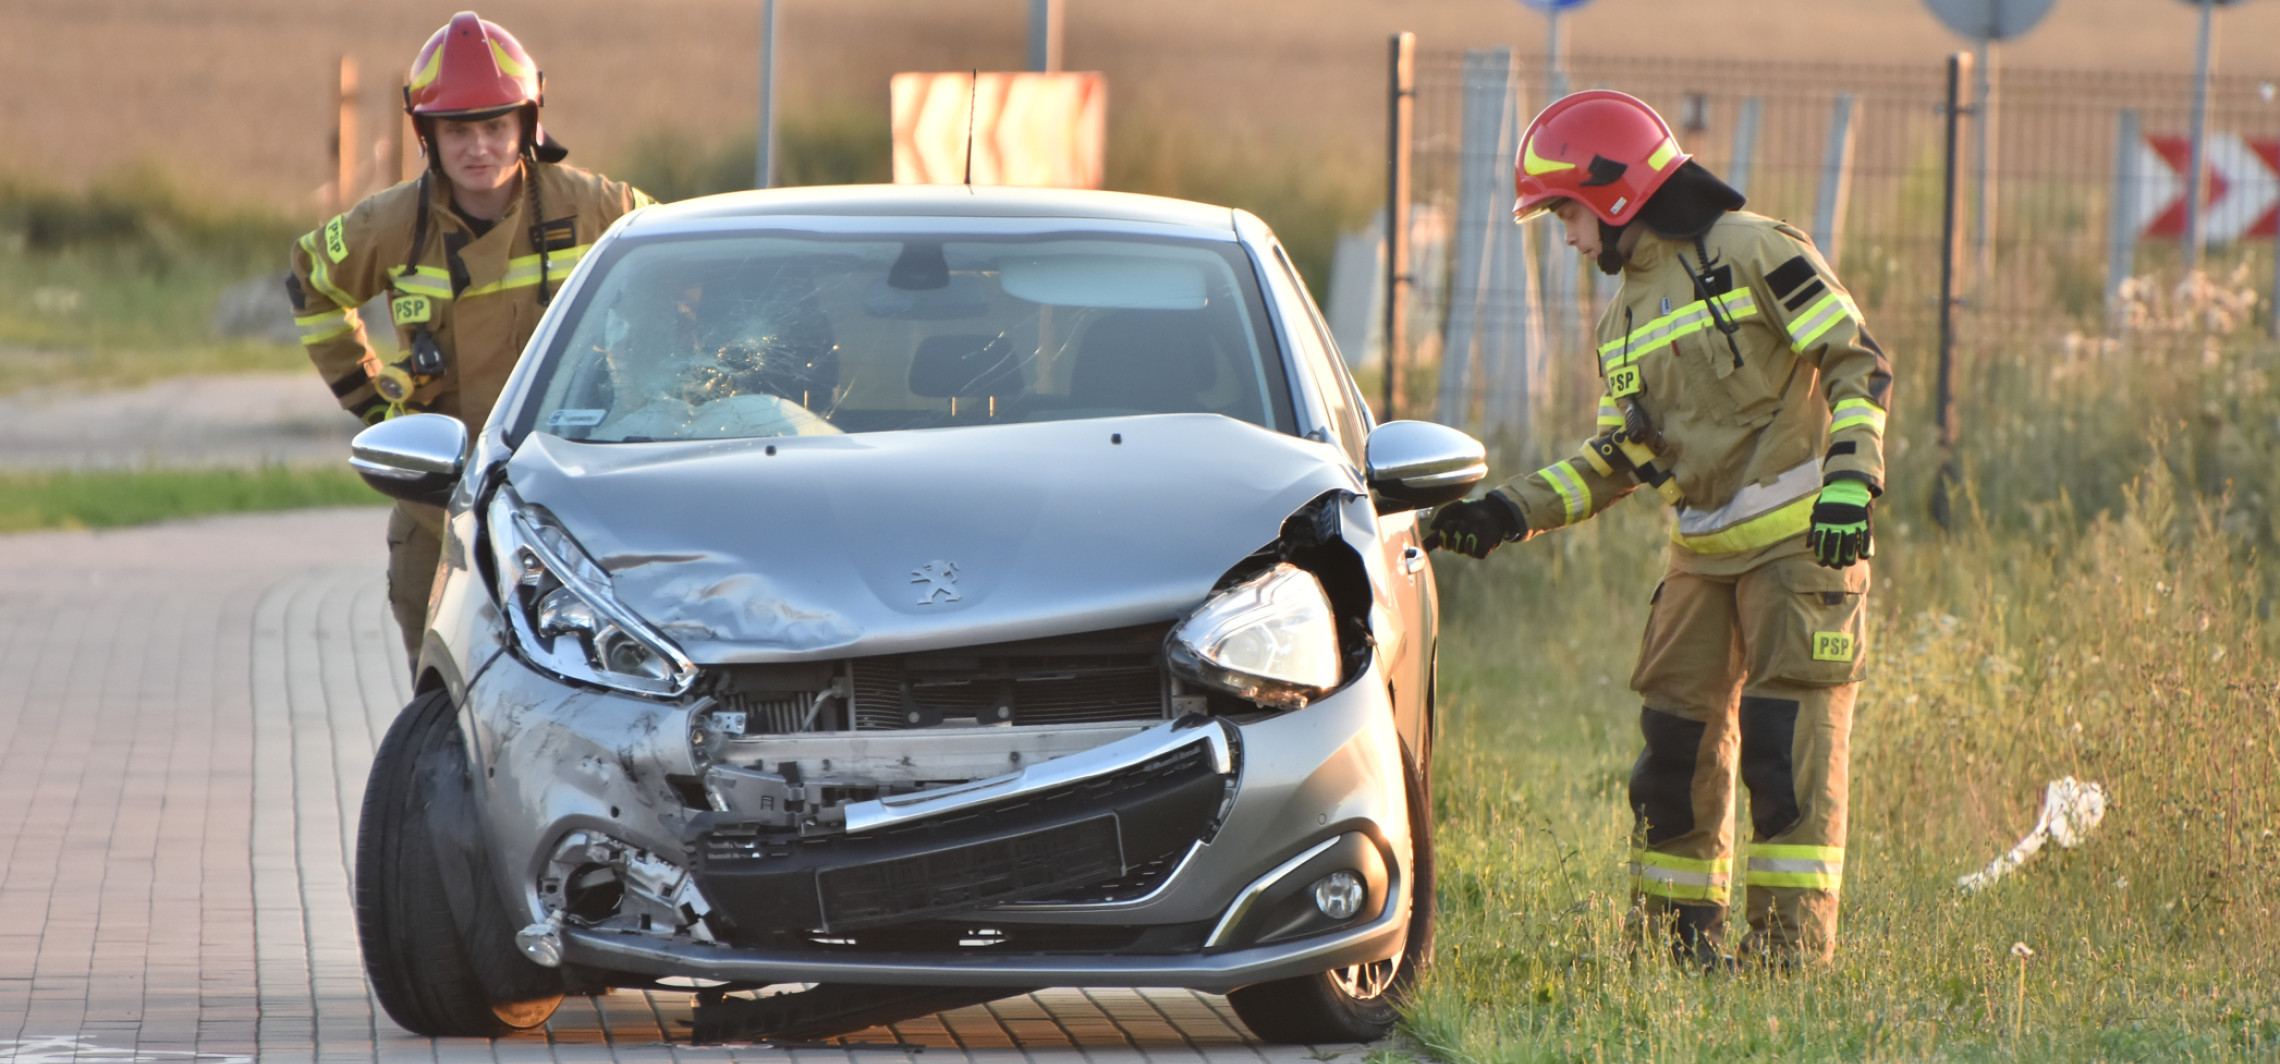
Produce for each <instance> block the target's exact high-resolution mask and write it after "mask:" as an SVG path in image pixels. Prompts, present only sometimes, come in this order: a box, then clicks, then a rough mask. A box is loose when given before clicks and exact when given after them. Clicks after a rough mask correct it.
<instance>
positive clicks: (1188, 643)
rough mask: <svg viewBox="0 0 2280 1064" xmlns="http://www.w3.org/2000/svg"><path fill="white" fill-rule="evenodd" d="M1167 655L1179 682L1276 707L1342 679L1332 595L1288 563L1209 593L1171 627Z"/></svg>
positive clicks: (1316, 694)
mask: <svg viewBox="0 0 2280 1064" xmlns="http://www.w3.org/2000/svg"><path fill="white" fill-rule="evenodd" d="M1164 652H1165V657H1166V659H1167V660H1168V662H1169V664H1170V665H1171V668H1172V671H1173V672H1174V673H1177V674H1178V675H1179V676H1180V677H1181V678H1182V679H1187V680H1193V681H1195V682H1197V683H1201V684H1205V685H1208V686H1211V687H1216V688H1219V689H1220V690H1223V691H1229V692H1232V693H1234V694H1237V695H1241V696H1243V697H1244V698H1247V699H1249V700H1251V701H1253V702H1257V703H1259V704H1261V705H1266V706H1273V707H1275V708H1278V709H1297V708H1299V707H1301V706H1304V705H1306V704H1307V703H1308V702H1311V701H1313V700H1315V699H1316V698H1320V697H1321V696H1322V695H1324V694H1326V693H1328V692H1329V691H1330V689H1331V688H1334V687H1336V686H1338V677H1339V674H1340V664H1339V656H1338V622H1337V618H1336V616H1334V615H1333V614H1332V613H1331V610H1330V597H1329V596H1328V595H1327V594H1324V593H1323V590H1322V582H1321V581H1319V580H1316V579H1315V578H1314V574H1313V573H1310V572H1307V571H1306V570H1304V569H1301V568H1299V567H1297V566H1295V565H1290V564H1287V563H1286V564H1282V565H1277V566H1275V567H1274V568H1272V569H1269V570H1267V571H1266V572H1263V573H1260V574H1259V575H1257V576H1254V577H1251V578H1250V579H1247V580H1244V581H1243V582H1241V583H1239V584H1236V585H1235V586H1233V587H1230V588H1228V589H1226V590H1225V591H1221V592H1220V593H1218V594H1216V595H1213V596H1212V597H1211V598H1210V599H1209V600H1208V601H1206V602H1205V603H1204V604H1203V607H1202V608H1201V609H1198V610H1196V611H1195V612H1194V613H1192V614H1189V615H1188V618H1187V620H1184V621H1181V622H1180V624H1179V626H1178V627H1176V628H1174V629H1172V634H1171V635H1170V636H1168V637H1167V638H1166V639H1165V641H1164Z"/></svg>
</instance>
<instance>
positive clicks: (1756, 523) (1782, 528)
mask: <svg viewBox="0 0 2280 1064" xmlns="http://www.w3.org/2000/svg"><path fill="white" fill-rule="evenodd" d="M1819 499H1820V496H1819V495H1817V494H1816V495H1807V496H1805V497H1804V498H1802V499H1799V500H1797V501H1796V502H1793V503H1790V504H1789V505H1787V506H1784V507H1782V508H1781V509H1778V510H1775V511H1773V512H1772V513H1769V514H1765V515H1764V516H1761V517H1753V518H1750V519H1749V520H1747V521H1744V522H1742V523H1741V524H1738V525H1735V526H1733V527H1732V528H1727V529H1723V530H1720V531H1717V532H1711V533H1707V534H1704V535H1700V536H1688V535H1682V534H1681V533H1680V532H1679V531H1678V525H1676V524H1675V523H1674V524H1672V525H1671V527H1670V539H1671V542H1673V543H1676V544H1678V545H1679V546H1681V547H1685V548H1686V549H1687V550H1690V551H1693V552H1694V553H1696V554H1731V553H1733V552H1735V551H1741V550H1755V549H1757V548H1759V547H1764V546H1769V545H1771V544H1775V543H1779V542H1781V541H1782V540H1785V539H1788V538H1789V537H1791V536H1795V535H1800V534H1802V533H1803V532H1804V531H1805V530H1806V529H1807V528H1810V527H1812V525H1813V504H1814V503H1815V502H1817V501H1819Z"/></svg>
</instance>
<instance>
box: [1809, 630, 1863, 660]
mask: <svg viewBox="0 0 2280 1064" xmlns="http://www.w3.org/2000/svg"><path fill="white" fill-rule="evenodd" d="M1852 659H1853V637H1852V633H1851V632H1815V633H1813V660H1814V661H1851V660H1852Z"/></svg>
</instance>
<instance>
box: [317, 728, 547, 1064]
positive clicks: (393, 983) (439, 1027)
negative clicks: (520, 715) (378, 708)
mask: <svg viewBox="0 0 2280 1064" xmlns="http://www.w3.org/2000/svg"><path fill="white" fill-rule="evenodd" d="M469 782H470V781H469V778H468V772H467V755H466V748H465V746H464V745H463V744H462V743H461V741H460V734H459V722H458V721H457V720H456V719H454V715H453V712H452V705H451V700H450V699H449V698H448V697H447V696H446V695H445V694H444V693H443V692H441V691H432V692H429V693H427V694H424V695H421V696H419V697H418V698H415V699H413V700H412V702H411V704H410V705H407V706H405V707H404V711H403V712H402V713H401V714H398V715H397V717H396V722H395V723H394V724H393V725H390V726H389V728H388V735H387V737H386V738H384V739H382V740H381V742H380V749H379V751H378V752H377V753H375V754H374V755H373V758H372V775H371V778H370V780H369V781H368V782H367V783H366V784H365V788H364V811H363V818H362V822H361V823H360V824H359V825H358V828H357V835H356V933H357V938H358V939H359V940H360V941H361V942H362V944H363V946H364V970H365V973H366V974H367V975H368V976H369V977H370V978H371V980H372V989H373V992H374V993H375V994H377V995H378V996H379V998H380V1004H381V1007H383V1008H385V1009H387V1010H388V1016H389V1018H391V1019H393V1020H395V1021H396V1023H397V1024H399V1025H401V1026H402V1027H403V1028H404V1029H405V1030H408V1031H411V1032H412V1033H414V1034H423V1035H430V1036H441V1035H459V1036H474V1037H481V1038H495V1037H497V1036H500V1035H504V1034H512V1033H514V1032H515V1031H521V1030H527V1029H529V1028H532V1027H536V1026H538V1025H539V1024H541V1023H545V1022H546V1018H547V1017H548V1016H551V1015H553V1014H554V1007H555V1006H556V1005H558V1004H560V1003H561V1001H562V980H561V976H560V975H559V974H558V973H556V972H554V971H553V970H551V969H547V968H541V967H539V966H538V965H536V964H533V963H531V962H530V961H529V960H527V959H525V958H524V957H523V956H522V954H521V952H520V951H518V950H516V949H515V943H514V929H513V928H512V927H511V926H509V921H508V917H507V915H506V911H505V909H506V907H505V906H504V905H503V904H501V903H500V902H499V900H498V891H497V889H496V888H495V887H494V886H493V885H492V884H491V883H490V882H489V881H488V879H487V877H485V876H483V875H482V874H481V870H482V869H484V868H486V867H487V866H486V865H485V864H484V863H483V862H481V861H477V860H473V859H472V856H473V855H468V856H467V857H465V858H463V859H460V860H446V859H445V855H444V854H442V853H441V851H439V848H438V846H437V845H436V843H437V837H438V835H439V834H445V833H449V832H452V829H454V828H458V829H461V830H465V829H468V828H471V827H472V825H471V824H466V823H460V822H459V821H464V820H466V819H469V818H471V817H472V816H473V808H472V799H471V797H470V796H469V790H468V784H469ZM438 818H445V819H449V818H459V821H454V822H453V823H452V824H450V825H447V826H446V827H445V828H444V830H443V831H439V830H438V825H437V820H438ZM447 869H448V870H449V871H447ZM449 874H456V875H457V876H458V877H459V878H460V879H462V880H466V882H461V883H456V884H447V880H446V878H445V877H446V876H447V875H449ZM450 886H458V887H459V888H460V891H459V893H460V895H461V901H460V905H459V906H458V907H457V909H458V910H459V911H457V912H455V907H454V906H453V905H452V896H451V895H452V891H451V890H450V889H449V887H450Z"/></svg>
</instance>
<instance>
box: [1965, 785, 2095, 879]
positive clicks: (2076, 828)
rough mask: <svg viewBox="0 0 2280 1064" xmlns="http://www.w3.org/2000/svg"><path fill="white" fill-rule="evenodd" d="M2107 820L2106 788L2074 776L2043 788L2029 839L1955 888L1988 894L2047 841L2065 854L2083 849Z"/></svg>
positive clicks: (2025, 839) (2020, 841)
mask: <svg viewBox="0 0 2280 1064" xmlns="http://www.w3.org/2000/svg"><path fill="white" fill-rule="evenodd" d="M2105 817H2106V788H2105V787H2104V786H2102V785H2100V784H2096V783H2084V782H2081V781H2080V780H2077V779H2075V778H2074V777H2072V776H2068V777H2066V778H2064V779H2056V780H2052V781H2050V783H2049V784H2047V785H2045V786H2044V787H2043V804H2042V815H2041V816H2040V817H2037V818H2036V819H2035V826H2034V830H2032V831H2029V832H2027V837H2026V838H2023V839H2020V840H2019V844H2018V845H2016V846H2013V847H2011V851H2010V852H2009V853H2006V854H2004V855H2003V856H2001V857H1998V858H1996V859H1995V860H1994V861H1992V862H1990V863H1989V864H1988V865H1987V867H1986V868H1983V869H1980V870H1979V871H1977V872H1973V873H1972V874H1970V875H1968V876H1965V877H1963V878H1962V879H1958V880H1956V885H1957V886H1959V887H1962V888H1963V889H1964V891H1965V892H1967V893H1973V892H1977V891H1981V890H1985V889H1987V888H1988V887H1990V886H1993V885H1994V883H1995V881H1996V880H1998V879H2001V878H2003V877H2004V876H2006V875H2009V874H2010V873H2011V871H2012V870H2013V869H2015V868H2017V867H2019V866H2020V865H2023V864H2025V863H2027V858H2029V857H2033V856H2034V855H2035V853H2036V852H2037V851H2039V850H2041V849H2042V847H2043V843H2044V842H2045V841H2049V842H2055V843H2057V844H2058V845H2059V848H2060V849H2064V850H2071V849H2073V848H2075V847H2076V846H2079V845H2081V844H2082V842H2083V840H2085V839H2087V838H2089V837H2090V832H2091V831H2093V830H2095V829H2096V828H2097V827H2098V822H2099V821H2100V820H2103V819H2105Z"/></svg>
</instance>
